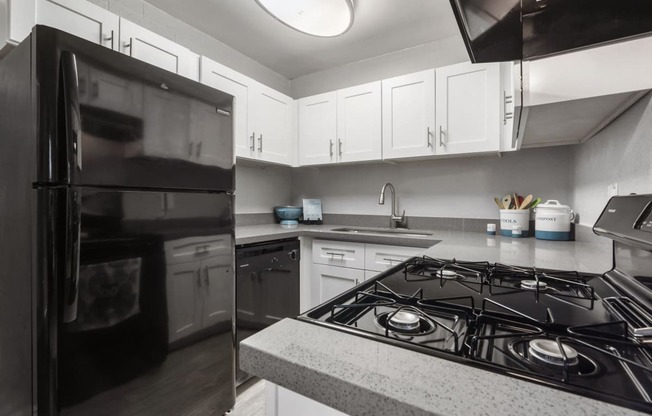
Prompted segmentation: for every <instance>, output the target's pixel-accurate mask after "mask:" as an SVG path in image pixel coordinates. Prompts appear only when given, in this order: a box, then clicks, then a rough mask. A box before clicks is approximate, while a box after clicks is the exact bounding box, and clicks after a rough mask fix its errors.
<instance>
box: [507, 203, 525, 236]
mask: <svg viewBox="0 0 652 416" xmlns="http://www.w3.org/2000/svg"><path fill="white" fill-rule="evenodd" d="M515 225H517V226H520V227H521V237H528V236H529V233H530V210H529V209H501V210H500V235H505V236H507V237H511V236H512V230H513V229H514V226H515Z"/></svg>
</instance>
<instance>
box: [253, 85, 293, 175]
mask: <svg viewBox="0 0 652 416" xmlns="http://www.w3.org/2000/svg"><path fill="white" fill-rule="evenodd" d="M292 101H293V100H292V99H291V98H290V97H288V96H286V95H283V94H281V93H279V92H278V91H274V90H273V89H271V88H268V87H266V86H264V85H261V84H258V83H255V84H254V85H253V86H252V87H250V88H249V132H250V133H251V135H253V136H254V138H255V145H256V153H257V156H258V159H261V160H265V161H267V162H274V163H281V164H285V165H291V164H292V158H293V156H294V152H293V146H292V129H291V126H292Z"/></svg>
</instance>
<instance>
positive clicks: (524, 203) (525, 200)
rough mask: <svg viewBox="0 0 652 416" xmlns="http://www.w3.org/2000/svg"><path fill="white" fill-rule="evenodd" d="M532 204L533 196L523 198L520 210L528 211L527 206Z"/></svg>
mask: <svg viewBox="0 0 652 416" xmlns="http://www.w3.org/2000/svg"><path fill="white" fill-rule="evenodd" d="M530 202H532V194H530V195H528V196H526V197H525V198H523V200H522V201H521V203H520V204H519V206H518V209H527V206H528V205H530Z"/></svg>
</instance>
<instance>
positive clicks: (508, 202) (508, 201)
mask: <svg viewBox="0 0 652 416" xmlns="http://www.w3.org/2000/svg"><path fill="white" fill-rule="evenodd" d="M502 201H503V209H511V208H510V205H512V196H511V195H509V194H508V195H505V196H504V197H503V199H502Z"/></svg>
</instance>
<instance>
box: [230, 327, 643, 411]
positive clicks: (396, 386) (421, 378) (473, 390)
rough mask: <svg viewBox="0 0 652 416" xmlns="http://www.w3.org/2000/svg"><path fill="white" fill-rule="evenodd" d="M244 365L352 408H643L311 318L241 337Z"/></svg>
mask: <svg viewBox="0 0 652 416" xmlns="http://www.w3.org/2000/svg"><path fill="white" fill-rule="evenodd" d="M240 359H241V365H242V367H243V369H244V370H245V371H247V372H249V373H251V374H255V375H257V376H259V377H261V378H264V379H266V380H269V381H271V382H273V383H276V384H278V385H280V386H283V387H285V388H288V389H290V390H293V391H295V392H297V393H299V394H302V395H304V396H306V397H310V398H312V399H314V400H317V401H318V402H321V403H323V404H326V405H328V406H331V407H334V408H336V409H337V410H340V411H342V412H345V413H348V414H350V415H359V416H363V415H369V416H372V415H373V416H384V415H387V416H390V415H391V416H397V415H401V416H408V415H446V416H455V415H464V416H467V415H500V416H508V415H526V414H530V415H536V416H546V415H550V416H559V415H578V416H579V415H587V416H588V415H591V416H597V415H605V416H607V415H609V416H620V415H623V416H624V415H639V414H642V413H639V412H635V411H633V410H630V409H626V408H623V407H619V406H614V405H611V404H608V403H604V402H600V401H597V400H592V399H588V398H586V397H582V396H579V395H576V394H571V393H566V392H563V391H561V390H557V389H552V388H548V387H544V386H541V385H538V384H534V383H530V382H527V381H523V380H520V379H516V378H512V377H507V376H503V375H500V374H496V373H493V372H490V371H485V370H482V369H478V368H474V367H470V366H468V365H464V364H458V363H455V362H453V361H448V360H443V359H440V358H436V357H431V356H429V355H425V354H419V353H416V352H413V351H409V350H406V349H403V348H399V347H395V346H392V345H388V344H384V343H381V342H375V341H371V340H368V339H365V338H362V337H357V336H354V335H349V334H345V333H342V332H339V331H334V330H329V329H326V328H321V327H319V326H316V325H311V324H309V323H305V322H300V321H296V320H294V319H284V320H283V321H281V322H279V323H277V324H275V325H273V326H271V327H269V328H267V329H265V330H263V331H261V332H259V333H257V334H255V335H253V336H251V337H249V338H247V339H246V340H244V341H242V343H241V345H240Z"/></svg>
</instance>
